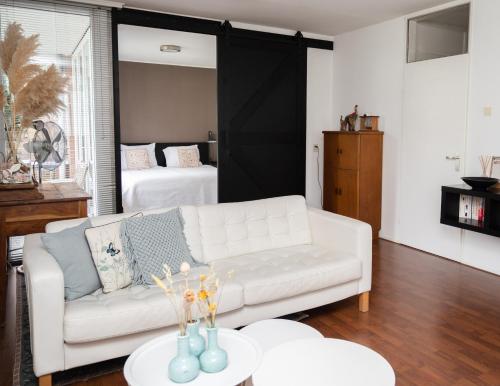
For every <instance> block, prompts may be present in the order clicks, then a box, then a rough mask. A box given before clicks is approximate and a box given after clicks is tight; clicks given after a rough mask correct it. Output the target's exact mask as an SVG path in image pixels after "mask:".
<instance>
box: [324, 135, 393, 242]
mask: <svg viewBox="0 0 500 386" xmlns="http://www.w3.org/2000/svg"><path fill="white" fill-rule="evenodd" d="M323 134H324V179H323V181H324V185H323V200H324V204H323V206H324V209H325V210H328V211H330V212H334V213H338V214H341V215H344V216H347V217H352V218H355V219H358V220H361V221H364V222H367V223H368V224H370V225H371V226H372V235H373V238H374V239H376V238H378V232H379V230H380V222H381V202H382V149H383V134H384V133H383V132H381V131H372V130H370V131H356V132H352V131H323Z"/></svg>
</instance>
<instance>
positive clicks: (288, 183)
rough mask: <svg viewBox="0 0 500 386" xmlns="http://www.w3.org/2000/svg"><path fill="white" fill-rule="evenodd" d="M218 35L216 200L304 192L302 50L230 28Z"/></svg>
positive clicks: (294, 43)
mask: <svg viewBox="0 0 500 386" xmlns="http://www.w3.org/2000/svg"><path fill="white" fill-rule="evenodd" d="M223 30H224V32H223V33H222V34H221V35H219V36H218V63H217V67H218V74H219V80H218V82H219V86H218V87H219V160H218V176H219V201H220V202H233V201H245V200H254V199H260V198H267V197H275V196H283V195H289V194H300V195H304V194H305V162H306V160H305V150H306V149H305V141H306V81H307V80H306V67H307V63H306V60H307V56H306V47H305V44H304V41H303V38H302V36H301V34H300V33H298V34H297V36H295V37H294V36H284V35H276V34H270V33H263V32H255V31H247V30H240V29H233V28H231V27H230V25H229V24H228V23H225V25H224V27H223Z"/></svg>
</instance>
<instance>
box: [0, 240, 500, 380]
mask: <svg viewBox="0 0 500 386" xmlns="http://www.w3.org/2000/svg"><path fill="white" fill-rule="evenodd" d="M12 277H13V276H11V277H10V280H9V281H10V283H9V289H8V302H9V303H8V309H7V319H6V323H5V327H3V328H2V329H1V330H0V344H1V346H0V363H1V365H0V385H10V384H11V383H12V381H11V379H12V374H11V370H10V369H11V367H12V365H11V364H12V357H13V352H14V351H13V350H14V347H13V344H14V339H13V336H14V323H13V321H14V318H13V311H14V299H15V286H14V285H12V284H13V280H11V279H12ZM309 313H310V315H311V317H310V318H309V319H307V321H306V322H307V323H308V324H310V325H311V326H313V327H315V328H317V329H318V330H320V331H321V332H322V333H323V334H324V335H325V336H328V337H334V338H341V339H348V340H351V341H354V342H358V343H361V344H364V345H366V346H368V347H371V348H372V349H374V350H376V351H378V352H379V353H380V354H382V355H383V356H384V357H385V358H386V359H387V360H388V361H389V362H390V363H391V365H392V366H393V368H394V370H395V372H396V379H397V385H398V386H399V385H425V386H431V385H457V386H481V385H495V386H500V277H498V276H495V275H492V274H488V273H485V272H481V271H478V270H475V269H473V268H469V267H466V266H463V265H460V264H458V263H455V262H452V261H448V260H445V259H441V258H438V257H435V256H432V255H429V254H426V253H423V252H420V251H417V250H414V249H411V248H407V247H404V246H401V245H398V244H394V243H391V242H388V241H383V240H380V241H378V242H377V243H376V244H375V246H374V261H373V290H372V293H371V304H370V312H368V313H360V312H358V309H357V303H356V299H347V300H345V301H342V302H339V303H336V304H333V305H330V306H326V307H322V308H318V309H315V310H312V311H310V312H309ZM78 385H82V386H83V385H94V386H97V385H113V386H115V385H116V386H120V385H124V386H126V382H125V380H124V379H123V376H122V375H121V373H116V374H111V375H110V376H106V377H101V378H98V379H94V380H92V381H89V382H85V383H79V384H78ZM277 386H279V385H277ZM367 386H368V385H367Z"/></svg>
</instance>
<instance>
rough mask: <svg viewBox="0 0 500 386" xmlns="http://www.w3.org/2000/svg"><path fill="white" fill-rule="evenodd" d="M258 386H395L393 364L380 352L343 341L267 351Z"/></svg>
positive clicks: (299, 342) (255, 380) (297, 343)
mask: <svg viewBox="0 0 500 386" xmlns="http://www.w3.org/2000/svg"><path fill="white" fill-rule="evenodd" d="M252 380H253V384H254V385H255V386H274V385H287V386H304V385H308V386H332V385H342V386H394V385H395V382H396V379H395V375H394V370H393V369H392V367H391V365H390V364H389V362H387V361H386V360H385V359H384V357H382V356H381V355H380V354H378V353H377V352H375V351H373V350H371V349H369V348H368V347H365V346H362V345H360V344H357V343H354V342H348V341H346V340H340V339H327V338H324V339H317V338H315V339H302V340H295V341H292V342H289V343H284V344H282V345H279V346H276V347H274V348H272V349H271V350H269V351H267V352H266V354H265V355H264V359H263V361H262V363H261V365H260V367H259V369H258V370H257V371H256V372H255V373H254V375H253V376H252Z"/></svg>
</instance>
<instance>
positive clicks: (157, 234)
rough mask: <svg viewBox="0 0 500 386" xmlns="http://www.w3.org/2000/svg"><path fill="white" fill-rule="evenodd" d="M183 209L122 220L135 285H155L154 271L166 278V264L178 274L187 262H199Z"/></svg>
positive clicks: (122, 236)
mask: <svg viewBox="0 0 500 386" xmlns="http://www.w3.org/2000/svg"><path fill="white" fill-rule="evenodd" d="M183 227H184V220H183V218H182V215H181V212H180V210H179V209H178V208H177V209H173V210H170V211H168V212H166V213H160V214H151V215H147V216H143V217H135V218H134V217H132V218H128V219H125V220H123V221H122V224H121V229H120V237H121V240H122V244H123V249H124V251H125V255H126V256H127V257H128V258H129V265H130V268H131V270H132V271H133V277H132V284H133V285H140V284H142V285H144V284H153V279H152V278H151V274H153V275H156V276H158V277H159V278H163V277H164V276H165V275H164V273H163V265H164V264H167V265H168V266H169V267H170V269H171V270H172V274H176V273H178V272H179V270H180V266H181V264H182V263H183V262H185V261H186V262H188V263H189V264H190V265H191V266H195V265H198V263H196V262H195V260H194V259H193V257H192V256H191V252H190V251H189V247H188V245H187V243H186V239H185V237H184V232H183Z"/></svg>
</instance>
